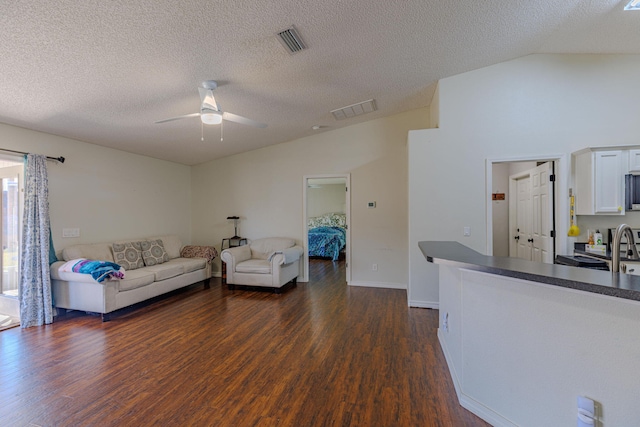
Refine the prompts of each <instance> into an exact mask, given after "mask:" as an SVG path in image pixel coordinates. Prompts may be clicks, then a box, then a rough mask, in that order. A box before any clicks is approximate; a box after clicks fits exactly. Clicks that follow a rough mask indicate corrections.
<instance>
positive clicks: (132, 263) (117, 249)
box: [111, 242, 144, 270]
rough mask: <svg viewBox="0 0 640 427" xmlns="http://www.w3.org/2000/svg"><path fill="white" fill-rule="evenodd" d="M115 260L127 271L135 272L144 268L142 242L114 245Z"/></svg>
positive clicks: (112, 246)
mask: <svg viewBox="0 0 640 427" xmlns="http://www.w3.org/2000/svg"><path fill="white" fill-rule="evenodd" d="M111 248H112V249H113V259H114V260H115V263H116V264H119V265H120V266H122V268H124V269H125V270H135V269H136V268H142V267H144V261H143V260H142V250H141V248H140V242H127V243H114V244H113V245H111Z"/></svg>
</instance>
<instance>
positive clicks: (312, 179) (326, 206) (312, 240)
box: [300, 174, 351, 283]
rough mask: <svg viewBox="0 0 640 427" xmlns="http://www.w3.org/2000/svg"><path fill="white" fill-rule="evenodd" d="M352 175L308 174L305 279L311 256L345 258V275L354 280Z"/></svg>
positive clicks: (304, 233) (304, 232)
mask: <svg viewBox="0 0 640 427" xmlns="http://www.w3.org/2000/svg"><path fill="white" fill-rule="evenodd" d="M350 178H351V177H350V175H349V174H345V175H308V176H305V177H304V182H303V236H304V237H303V246H304V248H305V253H304V261H303V273H302V279H301V280H300V281H302V282H308V281H309V257H310V256H311V257H316V256H317V257H320V258H321V259H325V260H329V261H331V262H344V263H345V269H344V270H345V272H346V278H345V279H346V282H347V283H348V282H349V281H350V278H351V269H350V234H351V233H350V221H351V218H350V216H351V215H350V214H351V206H350V199H351V198H350V196H349V194H350V186H351V185H350V184H351V182H350ZM325 233H326V238H325V236H324V235H325ZM342 241H343V242H344V246H342V245H341V244H340V243H339V242H342ZM310 251H311V254H310Z"/></svg>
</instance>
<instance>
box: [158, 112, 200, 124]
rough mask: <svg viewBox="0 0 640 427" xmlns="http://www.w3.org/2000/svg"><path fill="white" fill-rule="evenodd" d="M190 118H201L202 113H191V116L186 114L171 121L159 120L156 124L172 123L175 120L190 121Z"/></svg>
mask: <svg viewBox="0 0 640 427" xmlns="http://www.w3.org/2000/svg"><path fill="white" fill-rule="evenodd" d="M189 117H200V113H191V114H185V115H184V116H178V117H171V118H170V119H164V120H158V121H157V122H155V123H156V124H157V123H166V122H172V121H174V120H181V119H188V118H189Z"/></svg>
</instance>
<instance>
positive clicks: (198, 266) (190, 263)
mask: <svg viewBox="0 0 640 427" xmlns="http://www.w3.org/2000/svg"><path fill="white" fill-rule="evenodd" d="M165 264H168V265H172V264H176V265H181V266H182V268H183V269H184V272H185V273H191V272H192V271H197V270H202V269H203V268H206V267H207V260H206V259H204V258H174V259H172V260H169V262H166V263H165Z"/></svg>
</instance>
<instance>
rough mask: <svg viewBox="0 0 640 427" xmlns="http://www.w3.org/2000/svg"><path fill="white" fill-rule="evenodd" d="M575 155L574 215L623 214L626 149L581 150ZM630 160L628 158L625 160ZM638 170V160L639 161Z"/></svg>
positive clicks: (626, 166) (626, 168) (639, 166)
mask: <svg viewBox="0 0 640 427" xmlns="http://www.w3.org/2000/svg"><path fill="white" fill-rule="evenodd" d="M574 155H575V168H576V169H575V182H574V189H575V195H576V215H624V175H625V174H626V173H627V170H629V163H627V158H630V157H636V160H635V161H636V162H640V150H638V156H627V152H626V151H622V150H610V151H591V150H587V151H580V152H577V153H575V154H574ZM628 161H630V160H628ZM637 166H638V170H639V171H640V163H638V165H637Z"/></svg>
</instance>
